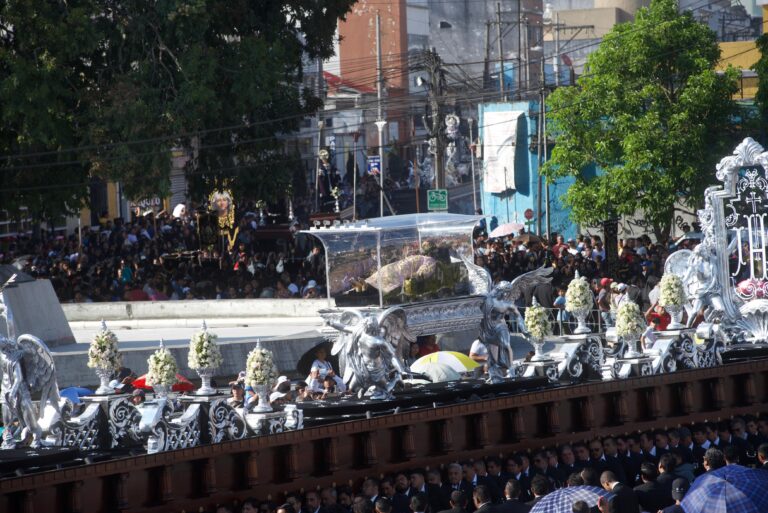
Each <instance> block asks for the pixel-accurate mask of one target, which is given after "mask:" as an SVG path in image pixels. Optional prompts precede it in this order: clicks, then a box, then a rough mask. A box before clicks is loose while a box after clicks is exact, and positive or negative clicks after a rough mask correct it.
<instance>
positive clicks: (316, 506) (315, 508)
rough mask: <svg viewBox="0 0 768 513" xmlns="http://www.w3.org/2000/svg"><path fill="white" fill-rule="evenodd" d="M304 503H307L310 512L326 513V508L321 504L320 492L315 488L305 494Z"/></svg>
mask: <svg viewBox="0 0 768 513" xmlns="http://www.w3.org/2000/svg"><path fill="white" fill-rule="evenodd" d="M304 503H305V504H306V505H307V512H308V513H326V511H325V508H323V506H322V505H321V504H320V493H319V492H317V491H315V490H310V491H308V492H307V493H306V494H304Z"/></svg>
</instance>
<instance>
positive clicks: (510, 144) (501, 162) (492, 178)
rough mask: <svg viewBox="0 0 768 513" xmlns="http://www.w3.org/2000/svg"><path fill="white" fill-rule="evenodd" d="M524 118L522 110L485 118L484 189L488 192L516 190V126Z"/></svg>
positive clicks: (485, 115)
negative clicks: (521, 117)
mask: <svg viewBox="0 0 768 513" xmlns="http://www.w3.org/2000/svg"><path fill="white" fill-rule="evenodd" d="M522 114H524V111H522V110H508V111H502V112H488V111H485V112H484V114H483V157H484V159H485V171H484V177H483V184H484V185H483V187H484V189H485V191H486V192H494V193H501V192H504V191H506V190H508V189H515V149H516V143H517V124H518V120H519V118H520V116H521V115H522Z"/></svg>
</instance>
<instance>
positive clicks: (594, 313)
mask: <svg viewBox="0 0 768 513" xmlns="http://www.w3.org/2000/svg"><path fill="white" fill-rule="evenodd" d="M518 310H519V311H520V314H521V315H523V317H525V307H518ZM545 310H546V311H547V315H548V317H549V321H550V322H551V323H552V334H553V335H571V334H573V331H574V330H575V329H576V326H578V321H577V320H576V317H575V316H574V315H573V314H571V313H569V312H566V311H565V309H560V308H545ZM507 324H508V326H509V330H510V332H511V333H522V330H521V329H520V326H518V323H517V322H515V320H514V319H511V320H510V321H508V322H507ZM586 324H587V327H588V328H589V329H590V331H591V332H592V333H605V331H606V329H607V328H608V327H610V326H615V319H614V320H613V321H609V323H608V324H607V325H606V322H605V319H603V316H602V314H601V312H600V310H598V309H596V308H595V309H593V310H590V311H589V314H587V319H586Z"/></svg>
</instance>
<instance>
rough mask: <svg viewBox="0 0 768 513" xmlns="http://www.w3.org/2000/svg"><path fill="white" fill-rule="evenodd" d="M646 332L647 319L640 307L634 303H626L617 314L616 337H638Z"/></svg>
mask: <svg viewBox="0 0 768 513" xmlns="http://www.w3.org/2000/svg"><path fill="white" fill-rule="evenodd" d="M643 330H645V319H644V318H643V314H642V312H641V311H640V307H639V306H637V303H635V302H633V301H625V302H623V303H622V304H621V306H619V310H618V312H617V313H616V335H618V336H620V337H637V336H639V335H640V334H641V333H642V332H643Z"/></svg>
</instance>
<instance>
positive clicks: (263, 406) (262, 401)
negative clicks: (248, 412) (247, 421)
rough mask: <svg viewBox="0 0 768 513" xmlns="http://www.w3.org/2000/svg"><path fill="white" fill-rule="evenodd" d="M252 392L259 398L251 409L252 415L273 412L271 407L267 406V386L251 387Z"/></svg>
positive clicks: (268, 390) (268, 389) (268, 388)
mask: <svg viewBox="0 0 768 513" xmlns="http://www.w3.org/2000/svg"><path fill="white" fill-rule="evenodd" d="M253 391H254V392H256V395H258V396H259V402H258V404H257V405H256V406H254V407H253V410H252V411H253V412H254V413H269V412H271V411H273V410H272V405H271V404H269V394H270V387H269V385H263V384H259V385H253Z"/></svg>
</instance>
